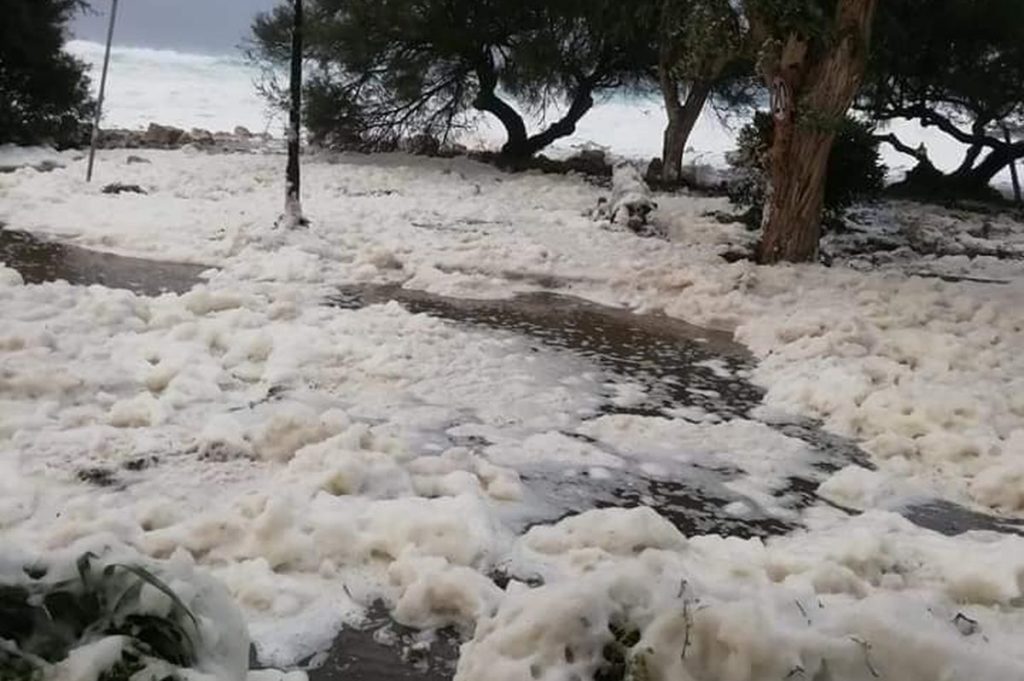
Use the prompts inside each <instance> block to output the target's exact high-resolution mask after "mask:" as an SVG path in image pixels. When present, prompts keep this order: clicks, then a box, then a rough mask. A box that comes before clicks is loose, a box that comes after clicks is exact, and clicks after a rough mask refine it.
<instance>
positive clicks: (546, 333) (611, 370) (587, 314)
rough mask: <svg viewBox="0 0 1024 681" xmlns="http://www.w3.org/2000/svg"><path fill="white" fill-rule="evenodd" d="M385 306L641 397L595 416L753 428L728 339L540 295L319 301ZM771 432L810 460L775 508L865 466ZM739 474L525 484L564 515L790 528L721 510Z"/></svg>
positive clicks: (380, 289)
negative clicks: (539, 354) (494, 338)
mask: <svg viewBox="0 0 1024 681" xmlns="http://www.w3.org/2000/svg"><path fill="white" fill-rule="evenodd" d="M391 300H395V301H397V302H399V303H401V304H402V305H403V306H405V307H406V308H407V309H409V310H410V311H412V312H418V313H424V314H429V315H431V316H434V317H439V318H443V319H450V320H453V321H456V322H460V323H464V324H472V325H476V326H483V327H486V328H490V329H499V330H505V331H512V332H515V333H517V334H521V335H525V336H527V337H529V338H532V339H536V340H537V341H538V342H539V343H540V344H541V345H543V346H544V347H546V348H555V349H558V350H565V351H569V352H572V353H574V354H576V355H578V356H582V357H583V358H585V359H587V360H589V361H590V362H593V363H594V364H596V365H597V366H598V367H599V368H600V369H601V370H602V372H603V373H604V374H605V375H606V377H607V378H608V381H609V383H612V384H632V385H639V386H641V387H642V388H643V393H642V395H640V396H639V397H638V398H636V399H631V400H629V402H628V403H627V404H625V405H623V404H619V403H617V402H616V401H615V400H614V399H611V397H612V396H611V395H609V399H608V400H607V402H606V403H605V405H604V407H603V410H602V411H603V413H605V414H630V415H639V416H658V417H668V418H678V417H679V416H678V415H679V414H680V413H681V412H682V413H693V412H692V411H687V410H694V409H696V410H697V411H696V413H698V414H702V413H703V414H706V415H710V417H711V418H712V419H714V420H716V421H719V420H720V421H726V420H730V419H734V418H744V419H753V418H754V417H753V414H752V412H753V410H754V409H755V408H756V407H757V406H758V405H760V403H761V400H762V397H763V391H762V390H761V389H760V388H758V387H757V386H755V385H753V384H752V383H750V381H749V380H747V379H746V378H745V377H746V376H747V375H749V372H750V371H751V370H752V369H753V368H754V360H753V358H752V357H751V356H750V354H749V353H748V352H747V350H746V349H745V348H744V347H743V346H741V345H739V344H738V343H736V342H735V341H733V340H732V338H731V337H730V336H729V334H726V333H722V332H716V331H710V330H707V329H702V328H699V327H695V326H692V325H690V324H686V323H685V322H682V321H679V320H676V319H672V318H670V317H664V316H659V315H641V314H634V313H631V312H629V311H627V310H622V309H617V308H611V307H606V306H602V305H597V304H595V303H591V302H588V301H585V300H582V299H578V298H574V297H571V296H566V295H560V294H555V293H549V292H544V293H531V294H524V295H520V296H517V297H515V298H512V299H505V300H468V299H462V298H446V297H443V296H436V295H432V294H428V293H424V292H422V291H410V290H406V289H402V288H399V287H397V286H359V287H348V288H345V289H343V290H342V291H340V292H339V293H338V295H337V296H335V297H333V298H332V299H331V301H330V302H331V303H332V304H334V305H337V306H340V307H345V308H360V307H363V306H366V305H371V304H375V303H385V302H388V301H391ZM775 427H776V428H777V429H778V430H780V431H782V432H784V433H785V434H786V435H789V436H791V437H794V438H798V439H801V440H804V441H805V442H807V443H808V444H809V445H810V447H811V448H812V449H813V450H814V451H815V460H814V462H813V464H812V465H810V466H808V467H807V470H806V471H805V472H802V473H801V477H794V478H791V479H790V480H787V481H781V483H782V485H783V486H782V487H781V488H780V489H778V490H775V495H776V497H777V498H778V500H779V503H780V505H782V506H784V507H786V508H789V509H793V510H796V509H799V508H803V507H806V506H807V505H809V504H811V503H814V502H816V501H817V496H816V494H815V493H814V490H815V489H816V488H817V484H818V483H819V482H820V481H821V480H823V479H824V478H825V477H827V475H828V474H829V473H831V472H833V471H835V470H838V469H839V468H841V467H842V466H845V465H847V464H849V463H859V464H861V465H864V466H870V463H868V460H867V456H866V455H865V454H864V453H863V452H862V451H860V449H859V448H857V447H856V445H854V444H852V443H850V442H848V441H844V440H842V439H841V438H838V437H835V436H832V435H829V434H827V433H824V432H823V431H821V430H820V429H819V428H817V427H816V426H814V425H808V424H794V423H788V424H778V425H776V426H775ZM563 434H564V435H568V436H570V437H580V436H579V435H577V434H574V433H568V432H567V433H563ZM589 443H590V444H593V445H595V446H600V443H597V442H592V441H591V442H589ZM456 444H461V443H456ZM475 444H486V443H475ZM609 453H612V454H616V452H614V451H613V452H609ZM740 473H741V472H740V471H730V470H728V469H727V468H715V469H714V470H707V469H703V470H698V469H697V468H696V467H689V468H688V469H687V470H675V471H673V475H672V476H671V477H670V478H666V479H658V478H656V477H654V476H651V475H635V474H631V473H630V472H628V471H620V470H616V471H615V472H614V474H613V475H612V477H611V478H609V479H603V478H589V477H588V476H587V475H586V474H585V473H581V474H579V475H572V476H559V475H557V474H550V472H547V473H544V472H538V473H537V474H536V475H533V476H529V475H528V479H529V486H530V488H531V491H532V492H533V493H534V494H536V495H538V496H539V497H540V498H541V500H542V501H550V502H551V505H558V506H561V507H562V508H564V509H567V510H568V511H582V510H586V509H587V508H594V507H595V506H596V507H602V506H612V505H615V506H623V505H626V506H630V505H637V504H641V503H642V504H646V505H650V506H653V507H654V508H656V509H657V510H658V511H659V512H660V513H662V514H663V515H665V516H666V517H668V518H670V519H671V520H672V521H673V522H674V523H675V524H676V525H677V526H678V527H679V528H680V529H681V530H682V531H683V532H685V533H687V534H694V533H720V534H728V535H738V536H744V537H746V536H765V535H771V534H781V533H785V532H787V531H789V530H791V529H793V527H794V526H793V524H792V523H790V522H786V521H784V520H781V519H779V518H776V517H772V516H771V515H768V514H765V513H764V512H763V511H758V510H756V509H755V510H754V512H753V515H745V516H744V517H743V518H738V517H736V516H734V515H733V514H731V513H727V512H726V511H725V510H724V509H725V507H726V506H727V505H728V504H730V503H732V502H735V501H745V500H744V499H743V498H742V497H740V496H738V495H737V494H736V493H734V492H731V491H730V490H729V489H727V488H726V487H725V486H724V485H723V483H725V482H728V481H729V480H731V479H734V478H736V477H738V475H739V474H740ZM556 500H557V503H556Z"/></svg>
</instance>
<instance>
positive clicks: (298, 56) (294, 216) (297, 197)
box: [285, 0, 303, 227]
mask: <svg viewBox="0 0 1024 681" xmlns="http://www.w3.org/2000/svg"><path fill="white" fill-rule="evenodd" d="M293 12H294V15H295V16H294V18H293V23H292V62H291V67H292V68H291V111H289V114H288V167H287V168H286V170H285V180H286V183H285V184H286V186H287V190H286V192H287V194H286V196H285V215H286V216H287V219H288V221H289V223H291V224H290V226H291V227H298V226H299V225H301V224H302V223H303V219H302V186H301V182H300V176H299V172H300V170H299V155H300V151H301V149H300V144H301V134H302V23H303V17H302V0H295V1H294V4H293Z"/></svg>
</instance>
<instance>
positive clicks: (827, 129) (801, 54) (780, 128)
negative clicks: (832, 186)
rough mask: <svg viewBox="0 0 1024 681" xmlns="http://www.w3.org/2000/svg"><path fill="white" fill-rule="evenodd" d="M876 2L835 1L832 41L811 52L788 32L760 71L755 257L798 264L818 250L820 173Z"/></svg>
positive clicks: (856, 79) (849, 97)
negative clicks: (763, 188) (765, 110)
mask: <svg viewBox="0 0 1024 681" xmlns="http://www.w3.org/2000/svg"><path fill="white" fill-rule="evenodd" d="M876 4H877V0H840V2H839V4H838V6H837V7H836V13H835V16H834V18H833V25H832V27H831V28H832V35H833V37H832V39H831V40H829V41H827V42H826V44H825V45H823V46H822V47H821V48H820V49H821V52H820V54H812V52H811V49H810V46H809V44H808V43H807V42H806V41H805V40H804V39H803V38H801V37H800V36H797V35H795V34H792V35H789V36H788V37H787V38H786V40H785V42H784V44H783V45H782V47H781V52H780V54H779V55H778V59H777V60H776V61H775V62H774V63H773V64H772V65H770V66H768V67H767V68H765V69H764V70H765V73H764V76H765V78H766V80H767V82H768V85H769V87H770V88H771V90H772V109H773V115H774V118H775V127H774V132H773V140H772V147H771V149H770V151H769V159H768V169H769V183H768V193H767V196H766V197H765V207H764V218H763V221H762V235H761V243H760V246H759V249H758V259H759V260H760V262H762V263H776V262H780V261H789V262H804V261H810V260H814V259H815V258H816V257H817V254H818V240H819V238H820V236H821V213H822V208H823V205H824V198H825V172H826V168H827V166H828V158H829V154H830V152H831V149H832V142H833V140H834V138H835V130H836V128H837V126H838V124H839V123H840V122H841V121H842V119H843V117H844V116H845V115H846V111H847V110H848V109H849V107H850V104H851V103H852V101H853V98H854V96H855V95H856V93H857V90H858V88H859V87H860V83H861V79H862V78H863V75H864V67H865V62H866V59H867V50H868V43H869V40H870V34H871V21H872V18H873V16H874V10H875V6H876Z"/></svg>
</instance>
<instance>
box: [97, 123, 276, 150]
mask: <svg viewBox="0 0 1024 681" xmlns="http://www.w3.org/2000/svg"><path fill="white" fill-rule="evenodd" d="M282 143H283V142H282V141H281V140H279V139H276V138H274V137H272V136H271V135H269V134H267V133H253V132H250V131H249V130H248V129H247V128H244V127H242V126H238V127H236V128H235V129H234V130H233V131H232V132H211V131H210V130H204V129H202V128H192V129H191V130H184V129H182V128H176V127H174V126H170V125H160V124H158V123H150V124H149V127H147V128H146V129H145V130H128V129H124V128H113V129H110V130H101V131H100V134H99V138H98V140H97V146H98V147H99V148H100V149H181V148H183V147H188V146H192V147H196V148H198V149H202V150H204V151H209V152H211V153H228V152H252V151H260V150H264V149H267V148H269V147H274V146H275V145H277V146H279V145H280V144H282Z"/></svg>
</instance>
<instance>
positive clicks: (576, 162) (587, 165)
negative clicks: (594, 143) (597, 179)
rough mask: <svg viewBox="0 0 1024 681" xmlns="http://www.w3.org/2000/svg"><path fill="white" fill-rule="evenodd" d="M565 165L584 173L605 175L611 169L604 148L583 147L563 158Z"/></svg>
mask: <svg viewBox="0 0 1024 681" xmlns="http://www.w3.org/2000/svg"><path fill="white" fill-rule="evenodd" d="M565 165H566V166H567V167H568V168H569V169H570V170H575V171H576V172H580V173H583V174H585V175H598V176H607V175H609V174H610V172H609V171H610V169H611V166H610V165H609V163H608V158H607V155H606V154H605V151H604V149H583V150H582V151H580V152H579V153H577V154H574V155H572V156H570V157H569V158H567V159H565Z"/></svg>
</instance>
